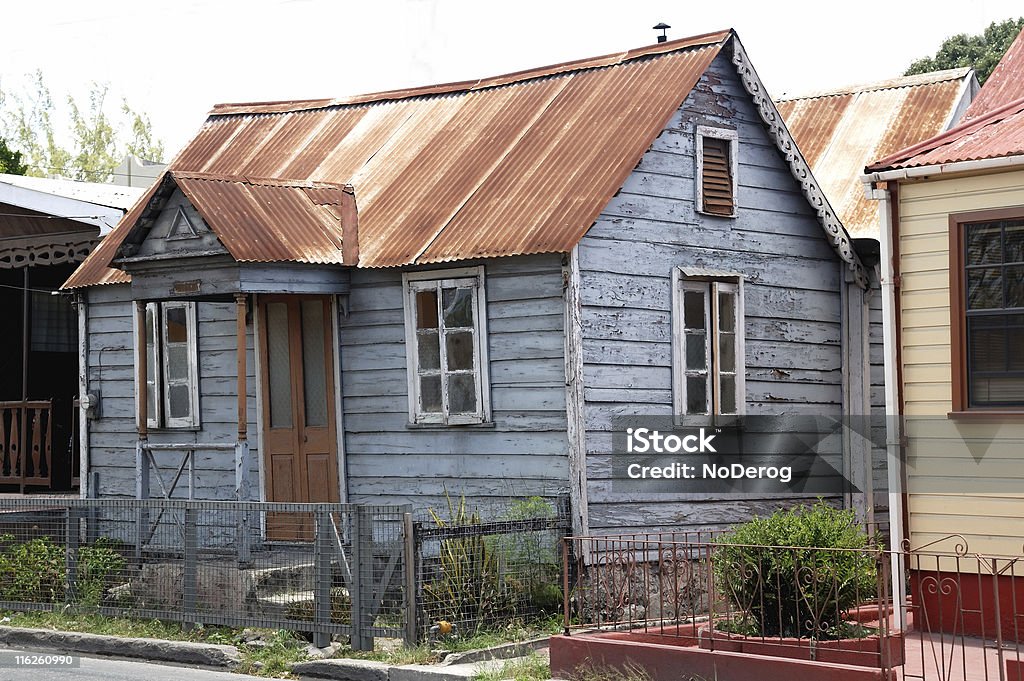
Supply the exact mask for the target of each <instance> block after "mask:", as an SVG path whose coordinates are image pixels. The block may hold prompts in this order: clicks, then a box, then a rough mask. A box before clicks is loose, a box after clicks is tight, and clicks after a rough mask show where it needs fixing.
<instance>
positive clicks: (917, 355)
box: [903, 345, 949, 366]
mask: <svg viewBox="0 0 1024 681" xmlns="http://www.w3.org/2000/svg"><path fill="white" fill-rule="evenodd" d="M903 362H904V365H908V364H945V365H946V366H949V346H948V345H912V346H909V347H904V348H903Z"/></svg>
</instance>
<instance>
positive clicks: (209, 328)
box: [85, 285, 260, 500]
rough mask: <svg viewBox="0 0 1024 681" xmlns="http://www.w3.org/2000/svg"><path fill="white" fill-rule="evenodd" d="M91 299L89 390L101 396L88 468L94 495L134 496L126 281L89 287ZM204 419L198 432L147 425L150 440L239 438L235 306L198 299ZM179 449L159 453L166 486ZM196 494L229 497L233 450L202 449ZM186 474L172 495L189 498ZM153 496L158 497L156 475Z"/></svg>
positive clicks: (252, 387) (254, 486)
mask: <svg viewBox="0 0 1024 681" xmlns="http://www.w3.org/2000/svg"><path fill="white" fill-rule="evenodd" d="M85 295H86V297H87V301H88V310H87V315H88V318H87V321H86V325H87V330H88V351H89V360H88V361H89V366H88V383H89V391H90V392H92V393H96V394H99V395H100V402H101V404H100V414H101V418H99V419H95V420H92V421H90V422H89V459H90V470H91V471H92V472H95V473H98V475H99V480H98V482H99V484H98V488H97V489H96V490H95V493H96V494H97V495H98V496H102V497H132V496H134V495H135V442H136V441H137V439H138V438H137V436H136V426H135V366H134V364H135V354H134V342H133V336H132V307H133V303H132V302H131V300H130V297H129V289H128V286H127V285H110V286H94V287H92V288H89V289H87V290H86V292H85ZM196 314H197V317H198V321H199V329H198V336H199V381H200V396H199V409H200V424H201V429H200V430H198V431H196V430H152V429H151V430H150V437H149V439H150V441H151V442H234V441H235V438H236V435H237V431H238V426H237V421H236V420H235V417H236V415H237V411H236V407H237V398H236V397H235V396H236V395H237V392H236V383H235V381H236V376H237V374H238V372H237V365H236V358H237V353H236V345H235V342H236V341H235V306H234V304H233V303H199V304H198V307H197V313H196ZM252 341H253V336H252V325H251V324H250V326H249V339H248V355H247V357H246V367H247V368H248V371H247V374H248V379H247V385H248V397H249V401H248V409H249V411H248V414H249V433H250V446H251V448H252V458H251V461H252V466H251V470H250V489H251V490H252V493H253V496H254V498H256V499H258V498H259V497H258V494H259V489H260V486H259V474H258V470H259V469H258V467H257V463H256V462H257V460H258V457H259V451H258V441H257V438H256V433H257V428H256V420H255V419H256V378H255V371H254V368H255V362H254V359H253V351H252V350H253V345H252ZM181 456H182V455H181V454H180V453H178V452H158V453H157V461H158V463H159V465H160V466H161V469H162V470H161V474H162V475H163V477H164V480H165V482H166V483H168V484H169V482H170V479H171V478H172V477H173V474H174V470H175V469H176V468H177V465H178V463H180V461H181ZM195 470H196V491H195V496H196V498H198V499H218V500H223V499H232V498H234V490H235V459H234V453H233V452H231V451H213V452H211V451H206V452H204V451H198V452H197V453H196V461H195ZM187 494H188V486H187V481H186V479H185V476H183V477H182V480H181V482H179V483H178V486H177V489H176V490H175V494H174V497H175V498H187ZM150 495H151V496H153V497H159V496H160V488H159V485H158V483H157V481H156V479H155V477H154V476H153V475H152V474H151V479H150Z"/></svg>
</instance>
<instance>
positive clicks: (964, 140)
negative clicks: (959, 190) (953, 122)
mask: <svg viewBox="0 0 1024 681" xmlns="http://www.w3.org/2000/svg"><path fill="white" fill-rule="evenodd" d="M1020 154H1024V98H1021V99H1018V100H1016V101H1014V102H1011V103H1010V104H1008V105H1006V106H1004V107H1002V108H1001V109H996V110H995V111H992V112H990V113H988V114H987V115H985V116H982V117H981V118H976V119H974V120H972V121H968V122H967V123H963V124H961V125H958V126H957V127H955V128H953V129H952V130H950V131H948V132H946V133H944V134H942V135H939V136H937V137H933V138H932V139H929V140H925V141H924V142H922V143H920V144H917V145H915V146H913V147H910V148H908V149H903V150H902V151H899V152H896V153H895V154H893V155H891V156H888V157H886V158H883V159H882V160H880V161H878V162H877V163H875V164H874V165H871V166H869V167H868V168H867V170H868V171H869V172H877V171H881V170H893V169H897V168H914V167H918V166H930V165H940V164H945V163H957V162H960V161H977V160H981V159H986V158H1001V157H1004V156H1016V155H1020Z"/></svg>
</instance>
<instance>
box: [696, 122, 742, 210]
mask: <svg viewBox="0 0 1024 681" xmlns="http://www.w3.org/2000/svg"><path fill="white" fill-rule="evenodd" d="M702 140H703V146H704V166H703V172H702V175H701V179H702V185H701V196H702V204H703V206H704V212H705V213H713V214H715V215H732V214H733V213H734V212H735V210H734V209H733V205H734V204H733V201H734V197H733V189H732V188H733V178H732V163H731V160H730V158H729V153H730V151H731V150H730V146H731V144H730V141H729V140H727V139H720V138H717V137H706V136H705V137H703V138H702Z"/></svg>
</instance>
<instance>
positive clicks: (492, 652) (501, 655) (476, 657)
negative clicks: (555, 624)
mask: <svg viewBox="0 0 1024 681" xmlns="http://www.w3.org/2000/svg"><path fill="white" fill-rule="evenodd" d="M550 640H551V637H550V636H542V637H540V638H531V639H529V640H527V641H516V642H515V643H502V644H501V645H496V646H491V647H490V648H483V649H481V650H468V651H466V652H464V653H451V654H449V655H446V656H445V658H444V661H443V662H441V666H448V665H452V664H468V663H470V662H487V661H489V660H508V659H511V658H513V657H526V656H527V655H529V654H530V653H532V652H535V651H537V650H540V649H541V648H546V647H547V646H548V643H549V642H550Z"/></svg>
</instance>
